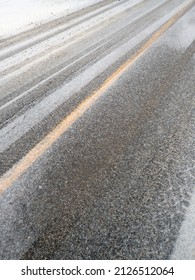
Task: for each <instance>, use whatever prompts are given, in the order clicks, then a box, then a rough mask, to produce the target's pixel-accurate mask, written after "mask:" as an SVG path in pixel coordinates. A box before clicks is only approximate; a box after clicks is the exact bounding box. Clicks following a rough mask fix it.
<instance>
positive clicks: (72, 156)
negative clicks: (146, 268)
mask: <svg viewBox="0 0 195 280" xmlns="http://www.w3.org/2000/svg"><path fill="white" fill-rule="evenodd" d="M130 2H131V1H103V2H102V3H101V4H99V6H98V4H96V5H94V6H92V7H90V8H88V9H84V10H82V11H80V12H77V13H76V14H74V15H72V18H71V16H70V17H69V18H68V19H66V20H67V22H66V24H70V26H72V23H71V22H72V20H75V19H76V20H77V18H78V20H79V17H82V16H83V15H87V16H88V17H89V18H90V19H91V18H92V19H93V18H94V22H92V23H90V22H88V21H87V20H86V19H84V20H83V21H82V20H81V22H82V23H81V24H83V23H85V25H84V26H82V25H81V27H79V26H80V25H79V24H78V25H76V27H74V28H76V30H75V31H74V30H73V31H72V32H73V35H72V36H73V37H71V34H72V33H71V32H70V33H69V35H70V38H66V36H69V35H67V32H68V31H69V29H67V30H68V31H67V30H65V31H64V32H65V33H63V36H64V38H66V40H65V41H64V42H63V39H61V40H62V42H60V41H58V40H56V41H55V36H58V35H59V34H60V31H57V30H58V28H60V24H62V23H63V24H64V22H63V21H62V19H61V21H55V22H53V23H51V24H50V26H49V27H48V26H42V29H40V28H39V29H37V30H32V31H28V32H26V33H23V34H19V35H17V36H15V37H12V38H7V39H5V40H3V41H2V43H0V57H1V50H2V55H3V57H2V59H1V61H0V65H1V66H2V71H1V78H2V79H0V84H1V89H0V127H1V130H0V150H1V159H0V164H1V169H0V174H1V176H2V178H4V176H6V174H8V173H9V170H11V168H12V167H13V166H14V165H17V163H18V162H19V161H20V160H22V159H23V157H24V156H25V155H26V154H27V153H28V152H29V151H31V149H32V148H33V147H35V146H36V145H37V144H38V143H39V142H40V141H41V140H42V139H44V137H45V136H46V135H47V134H48V133H49V132H50V131H51V130H53V129H54V128H55V127H56V126H57V125H58V124H59V123H60V122H61V121H63V119H64V118H65V117H67V116H68V115H69V114H70V113H71V112H72V111H73V110H74V109H75V108H77V106H78V105H79V104H80V103H81V102H82V101H83V100H85V99H86V98H87V97H88V96H90V95H91V94H93V93H94V92H96V91H97V90H98V88H99V87H100V86H101V85H102V83H103V82H104V81H105V80H106V79H107V78H108V77H110V76H111V75H112V73H113V72H115V71H116V70H117V69H118V68H119V67H120V66H121V65H122V64H123V63H125V61H127V60H128V59H129V58H130V57H131V56H133V55H134V54H135V53H136V52H138V51H139V49H140V48H141V47H142V46H143V45H144V44H145V42H147V40H148V39H149V38H150V37H151V36H152V34H154V33H155V32H156V31H157V30H159V28H161V26H162V25H163V24H164V23H166V21H167V20H169V19H170V18H171V17H172V16H174V14H175V13H176V12H177V9H178V10H180V9H182V8H183V6H182V5H185V4H187V3H189V1H152V0H151V1H143V2H140V1H134V2H135V3H134V5H132V6H130ZM190 3H191V6H190V7H189V9H188V11H186V13H185V14H184V15H183V16H181V17H180V18H178V20H177V21H176V22H175V23H174V24H173V25H172V26H170V28H169V29H168V30H166V32H165V33H164V34H162V35H161V36H160V38H158V39H157V40H155V41H154V43H153V44H152V45H151V46H149V47H148V48H146V49H145V50H144V52H143V53H142V54H141V56H140V57H138V59H137V60H136V61H135V62H134V63H132V64H131V65H130V66H129V68H128V69H127V70H126V71H125V72H124V73H123V74H122V75H121V76H120V77H118V78H117V80H115V81H114V79H113V82H112V83H111V86H109V88H108V89H107V90H105V92H104V93H103V95H102V96H101V97H100V98H99V99H98V100H97V101H96V102H95V103H94V104H92V105H91V106H90V108H89V109H88V110H87V111H86V112H85V113H84V114H83V115H82V116H81V117H79V118H78V120H77V121H76V122H74V123H73V124H72V125H71V126H70V127H69V128H68V129H67V130H66V131H65V132H64V133H63V134H62V135H61V136H60V137H58V138H57V139H56V140H55V141H54V143H53V145H51V146H50V147H49V148H48V149H47V150H46V151H45V152H44V153H43V154H42V155H40V156H39V157H37V159H36V161H34V162H32V164H31V165H30V167H29V168H27V170H25V172H24V173H22V174H20V176H17V177H16V179H15V180H14V182H13V183H12V184H11V186H9V187H7V188H6V189H5V190H3V191H2V192H1V193H0V212H1V216H0V259H136V260H141V259H171V258H176V259H179V258H181V257H183V258H184V259H193V258H195V254H194V252H195V250H194V249H193V250H191V251H190V250H189V246H188V245H189V242H190V247H192V248H195V244H194V243H193V242H194V240H195V239H193V237H194V235H195V232H194V227H193V226H192V227H189V226H188V225H189V224H190V222H189V221H188V220H189V219H188V216H189V209H190V217H191V218H190V219H192V218H193V217H195V213H194V207H193V205H194V201H195V200H194V183H195V167H194V160H195V150H194V147H195V145H194V132H195V131H194V129H195V107H194V105H195V94H194V89H195V79H194V75H195V68H194V67H195V56H194V51H195V41H194V38H195V32H194V30H195V28H194V27H195V16H194V15H195V7H194V1H192V2H190ZM108 5H113V6H108ZM123 5H124V7H123ZM102 8H103V9H104V8H105V11H102V10H100V11H99V12H98V9H102ZM113 9H115V10H113ZM94 11H95V12H97V14H98V15H101V17H100V19H98V18H95V17H96V16H98V15H96V16H95V15H91V16H90V13H91V12H94ZM106 12H109V15H110V16H109V17H108V15H107V14H105V16H104V13H106ZM88 13H89V14H88ZM95 19H96V20H95ZM88 20H89V19H88ZM90 24H91V26H90ZM86 26H87V27H86ZM52 28H55V32H53V34H54V35H52V36H53V37H50V35H48V34H47V32H48V31H49V30H50V29H51V30H52ZM71 28H72V27H71ZM85 28H86V29H85ZM87 28H89V30H88V29H87ZM44 32H45V34H46V35H44V36H45V37H44V39H41V40H40V36H42V35H41V34H43V33H44ZM74 32H75V33H74ZM37 36H39V37H38V38H37ZM63 36H62V38H63ZM50 39H52V40H53V41H49V40H50ZM58 39H59V38H58ZM25 40H26V41H27V40H31V42H30V43H26V44H23V45H22V42H25ZM28 42H29V41H28ZM33 42H34V43H33ZM37 42H38V43H37ZM40 42H41V43H43V42H44V44H45V45H44V46H42V47H41V46H39V47H37V44H40ZM52 42H54V43H55V44H54V45H52ZM47 44H48V45H47ZM60 44H61V45H60ZM63 44H65V45H63ZM66 44H67V45H66ZM10 45H12V46H13V49H12V50H11V52H10V50H8V52H7V54H6V49H7V48H9V46H10ZM14 46H15V47H14ZM46 46H47V47H46ZM48 46H49V47H48ZM35 48H37V50H36V49H35ZM24 51H25V52H26V53H27V57H26V58H25V57H24V56H23V55H22V54H23V52H24ZM46 54H47V56H45V55H46ZM1 63H2V64H1ZM40 104H41V105H40ZM7 172H8V173H7ZM0 182H2V181H0ZM186 228H188V229H187V234H186V231H185V229H186ZM180 240H182V242H180ZM182 244H186V245H185V246H183V245H182ZM187 248H188V250H187V251H185V250H186V249H187Z"/></svg>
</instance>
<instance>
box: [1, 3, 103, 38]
mask: <svg viewBox="0 0 195 280" xmlns="http://www.w3.org/2000/svg"><path fill="white" fill-rule="evenodd" d="M101 1H102V0H0V38H2V37H7V36H9V35H13V34H16V33H18V32H21V31H24V30H26V29H30V28H32V27H34V26H37V25H39V24H41V23H44V22H47V21H50V20H52V19H55V18H58V17H60V16H62V15H67V14H70V13H72V12H74V11H76V10H79V9H82V8H84V7H86V6H89V5H92V4H94V3H96V2H101Z"/></svg>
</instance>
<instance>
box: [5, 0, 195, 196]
mask: <svg viewBox="0 0 195 280" xmlns="http://www.w3.org/2000/svg"><path fill="white" fill-rule="evenodd" d="M193 3H194V0H193V1H191V2H190V3H189V4H187V5H186V6H185V7H184V8H182V9H181V10H180V11H179V12H177V13H176V14H175V15H174V16H173V17H172V18H171V19H169V20H168V21H167V22H166V23H165V24H164V25H163V26H162V27H161V28H160V29H159V30H158V31H157V32H156V33H154V34H153V35H152V36H151V37H150V39H149V40H148V41H147V42H146V43H145V44H144V45H143V46H142V47H141V48H140V49H139V50H138V51H137V52H136V53H135V54H134V55H133V56H132V57H131V58H130V59H128V60H127V61H126V62H125V63H124V64H122V65H121V66H120V67H119V68H118V69H117V70H116V71H115V72H114V73H113V74H112V75H111V76H110V77H109V78H107V79H106V80H105V81H104V83H103V84H102V85H101V86H100V88H99V89H98V90H96V91H94V92H92V94H91V95H90V96H89V97H87V98H86V99H84V100H83V101H82V102H81V103H80V104H79V106H78V107H77V108H76V109H75V110H74V111H73V112H72V113H70V114H69V115H68V116H67V117H66V118H65V119H64V120H63V121H62V122H61V123H60V124H58V125H57V127H56V128H54V129H53V130H52V131H51V132H50V133H49V134H48V135H47V136H46V137H45V138H44V139H43V140H41V141H40V142H39V143H38V144H37V145H36V146H35V147H34V148H33V149H32V150H30V151H29V152H28V153H27V154H26V155H25V156H24V157H23V158H22V159H21V160H20V161H19V162H18V163H16V164H15V165H14V166H13V167H12V168H11V169H10V170H9V171H7V172H6V173H5V174H4V175H3V176H2V177H1V179H0V192H3V191H4V190H6V189H7V188H8V187H10V186H11V185H12V184H13V183H14V182H15V181H16V180H17V179H18V178H19V177H20V176H21V175H22V174H23V173H24V172H25V171H26V170H27V169H28V168H29V167H30V166H31V165H32V164H33V163H34V162H35V161H36V160H37V159H38V158H39V157H40V156H41V155H43V154H44V152H45V151H46V150H47V149H48V148H50V147H51V145H52V144H53V143H54V142H55V141H57V140H58V139H59V137H60V136H61V135H62V134H63V133H64V132H65V131H66V130H67V129H68V128H70V126H71V125H72V124H73V123H75V122H76V121H77V120H78V119H79V118H80V117H81V116H82V115H83V114H84V113H85V112H86V111H87V110H88V109H89V108H90V107H91V106H92V105H93V104H94V103H95V102H96V101H97V100H98V99H99V98H100V97H101V96H102V95H103V94H104V93H105V92H106V90H107V89H108V88H109V87H110V86H111V85H112V84H113V83H114V82H115V81H116V80H117V79H118V78H119V77H120V76H121V75H122V74H123V73H124V72H125V71H126V70H127V69H128V68H129V67H130V66H131V65H132V64H133V63H134V62H135V61H136V60H137V59H138V58H139V57H140V56H141V55H142V54H143V53H144V52H145V51H146V50H147V49H148V48H149V47H150V46H151V45H152V44H153V43H154V42H155V41H156V40H157V39H158V38H159V37H160V36H161V35H162V34H163V33H165V32H166V31H167V29H168V28H170V27H171V26H172V25H173V24H174V23H175V22H176V21H177V20H178V19H179V18H180V17H181V16H182V15H184V14H185V13H186V12H187V11H188V10H189V9H190V8H191V7H192V4H193Z"/></svg>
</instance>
